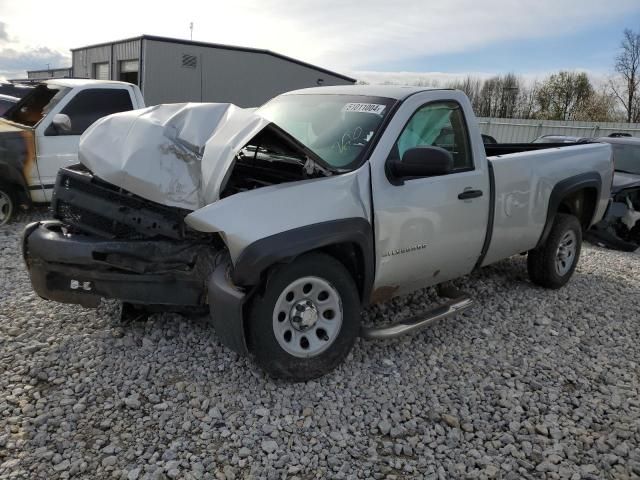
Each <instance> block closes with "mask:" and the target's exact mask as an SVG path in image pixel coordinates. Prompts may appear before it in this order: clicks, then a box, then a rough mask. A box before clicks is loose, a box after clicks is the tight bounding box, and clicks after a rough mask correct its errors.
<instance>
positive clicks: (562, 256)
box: [527, 213, 582, 289]
mask: <svg viewBox="0 0 640 480" xmlns="http://www.w3.org/2000/svg"><path fill="white" fill-rule="evenodd" d="M581 249H582V227H581V226H580V222H579V221H578V219H577V218H576V217H575V216H573V215H568V214H565V213H559V214H557V215H556V218H555V221H554V222H553V227H551V232H550V233H549V236H548V238H547V241H546V242H545V243H544V245H542V246H540V247H538V248H536V249H535V250H531V251H530V252H529V254H528V256H527V269H528V271H529V278H531V281H532V282H533V283H535V284H537V285H540V286H542V287H545V288H551V289H556V288H560V287H562V286H564V285H565V284H566V283H567V282H568V281H569V279H570V278H571V276H572V275H573V272H574V271H575V269H576V266H577V265H578V260H579V259H580V251H581Z"/></svg>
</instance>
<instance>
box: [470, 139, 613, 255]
mask: <svg viewBox="0 0 640 480" xmlns="http://www.w3.org/2000/svg"><path fill="white" fill-rule="evenodd" d="M485 150H486V152H487V156H488V161H489V166H490V170H491V171H492V177H493V178H492V183H493V185H494V186H493V187H492V190H493V191H492V196H493V197H494V199H495V205H494V209H493V228H492V235H491V244H490V247H489V249H488V252H487V255H486V257H485V258H484V261H483V263H482V265H489V264H490V263H493V262H495V261H497V260H500V259H502V258H507V257H509V256H511V255H516V254H518V253H521V252H527V251H529V250H531V249H533V248H535V247H536V245H537V243H538V241H539V239H540V237H541V235H542V232H543V228H544V226H545V223H546V220H547V218H546V216H547V211H548V206H549V201H550V198H551V197H552V191H553V189H554V187H555V186H556V185H558V183H559V182H561V180H562V179H564V178H569V177H576V176H580V175H582V176H584V175H587V174H585V173H584V172H592V173H591V174H589V175H592V176H594V177H596V178H598V179H600V178H602V179H603V182H602V187H601V188H602V190H604V189H607V192H608V188H609V184H610V181H611V176H612V168H611V163H606V162H603V159H606V158H609V159H611V148H610V146H609V145H607V144H604V143H583V144H575V143H574V144H571V143H569V144H567V143H561V144H549V143H546V144H545V143H540V144H530V143H520V144H497V145H485ZM601 193H602V192H593V199H591V198H585V199H583V200H580V201H585V202H589V201H593V202H598V204H597V205H596V206H595V207H596V208H595V212H596V213H595V215H594V217H595V218H601V217H602V215H603V214H604V211H605V210H606V208H607V203H608V193H607V194H606V195H602V194H601ZM598 199H599V200H598ZM577 201H578V200H577ZM580 220H581V221H582V223H583V224H584V225H583V226H584V228H585V229H587V228H588V227H589V226H591V224H592V220H593V219H591V218H589V219H580Z"/></svg>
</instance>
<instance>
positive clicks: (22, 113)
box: [4, 83, 70, 127]
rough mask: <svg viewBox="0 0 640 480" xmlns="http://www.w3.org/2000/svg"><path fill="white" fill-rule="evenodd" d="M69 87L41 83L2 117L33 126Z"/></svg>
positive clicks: (60, 98)
mask: <svg viewBox="0 0 640 480" xmlns="http://www.w3.org/2000/svg"><path fill="white" fill-rule="evenodd" d="M69 90H70V89H69V88H67V87H61V86H58V85H50V84H45V83H42V84H40V85H38V86H37V87H35V88H34V89H33V90H31V91H30V92H29V93H28V94H27V95H26V96H25V97H24V98H22V100H20V101H19V102H18V103H17V104H16V105H15V106H14V107H12V108H11V109H10V110H9V111H7V112H6V114H5V115H4V118H6V119H7V120H11V121H12V122H16V123H21V124H22V125H27V126H29V127H33V126H35V125H36V124H37V123H38V122H39V121H40V120H42V119H43V118H44V116H45V115H46V114H47V113H49V111H51V109H52V108H53V107H54V106H55V105H56V104H57V103H58V102H59V101H60V100H62V98H63V97H64V96H65V95H66V94H67V92H69Z"/></svg>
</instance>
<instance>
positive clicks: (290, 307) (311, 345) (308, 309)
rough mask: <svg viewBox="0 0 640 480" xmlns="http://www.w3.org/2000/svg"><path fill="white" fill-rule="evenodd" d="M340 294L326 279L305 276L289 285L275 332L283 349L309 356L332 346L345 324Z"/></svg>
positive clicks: (277, 311) (280, 302) (279, 304)
mask: <svg viewBox="0 0 640 480" xmlns="http://www.w3.org/2000/svg"><path fill="white" fill-rule="evenodd" d="M342 318H343V313H342V301H341V299H340V294H339V293H338V291H337V290H336V289H335V287H334V286H333V285H331V284H330V283H329V282H327V281H326V280H324V279H322V278H319V277H303V278H299V279H298V280H296V281H294V282H292V283H291V284H289V286H287V288H285V289H284V290H283V291H282V293H281V294H280V296H279V297H278V300H277V301H276V304H275V308H274V310H273V333H274V335H275V337H276V340H277V341H278V344H279V345H280V346H281V347H282V349H283V350H284V351H285V352H287V353H289V354H290V355H293V356H294V357H300V358H309V357H315V356H317V355H320V354H321V353H322V352H324V351H325V350H326V349H327V348H329V347H330V346H331V345H332V344H333V342H334V341H335V339H336V338H338V334H339V333H340V328H341V327H342Z"/></svg>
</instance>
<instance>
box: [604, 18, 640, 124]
mask: <svg viewBox="0 0 640 480" xmlns="http://www.w3.org/2000/svg"><path fill="white" fill-rule="evenodd" d="M620 49H621V52H620V53H619V54H618V56H617V57H616V64H615V70H616V72H617V73H618V74H619V75H620V82H615V81H611V83H610V86H611V90H612V91H613V93H614V95H615V96H616V98H617V99H618V100H619V101H620V103H621V104H622V106H623V108H624V110H625V112H626V114H627V115H626V116H627V122H629V123H631V122H638V121H640V99H639V98H638V97H640V33H636V32H634V31H632V30H630V29H626V30H625V31H624V38H623V39H622V42H621V44H620Z"/></svg>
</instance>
